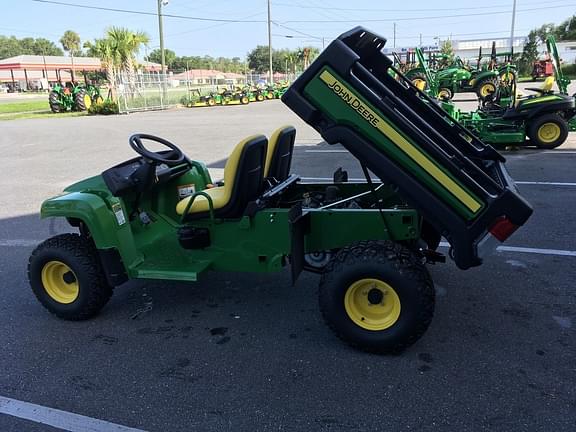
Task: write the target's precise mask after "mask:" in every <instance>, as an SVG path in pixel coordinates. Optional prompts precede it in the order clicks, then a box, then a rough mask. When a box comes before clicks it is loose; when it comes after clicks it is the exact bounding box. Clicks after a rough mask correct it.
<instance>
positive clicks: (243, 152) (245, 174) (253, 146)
mask: <svg viewBox="0 0 576 432" xmlns="http://www.w3.org/2000/svg"><path fill="white" fill-rule="evenodd" d="M267 147H268V140H267V139H266V137H265V136H264V135H255V136H251V137H249V138H246V139H245V140H243V141H242V142H240V143H239V144H238V145H237V146H236V147H235V148H234V150H233V151H232V153H231V154H230V157H229V158H228V161H227V162H226V166H225V167H224V185H223V186H219V187H215V188H211V189H205V190H204V191H203V192H205V193H207V194H208V195H209V196H210V198H211V199H212V203H213V208H214V215H215V216H216V217H218V218H228V219H235V218H239V217H242V215H243V214H244V211H245V210H246V206H247V205H248V203H249V202H250V201H253V200H255V199H256V198H258V196H259V195H260V193H261V192H262V189H263V179H264V162H265V158H266V150H267ZM191 198H192V197H187V198H184V199H182V200H180V202H179V203H178V205H177V206H176V212H177V213H178V214H184V212H185V211H186V208H187V207H188V203H189V201H190V200H191ZM188 214H189V215H188V218H190V219H199V218H203V217H207V216H208V215H209V204H208V200H207V199H206V198H205V197H203V196H201V195H200V196H197V197H196V198H195V199H194V202H193V203H192V205H191V206H190V208H189V209H188Z"/></svg>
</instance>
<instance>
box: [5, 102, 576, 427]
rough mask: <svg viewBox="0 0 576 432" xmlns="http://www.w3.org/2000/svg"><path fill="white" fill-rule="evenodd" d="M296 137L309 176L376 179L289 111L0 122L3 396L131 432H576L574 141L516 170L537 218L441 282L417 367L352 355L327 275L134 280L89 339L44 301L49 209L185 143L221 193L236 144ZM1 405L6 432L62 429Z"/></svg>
mask: <svg viewBox="0 0 576 432" xmlns="http://www.w3.org/2000/svg"><path fill="white" fill-rule="evenodd" d="M286 123H288V124H294V125H296V127H297V130H298V135H297V147H296V151H295V155H294V161H293V171H294V172H296V173H298V174H300V175H302V176H303V177H308V178H325V177H331V175H332V172H333V171H334V170H335V169H336V168H338V167H340V166H342V167H344V168H346V169H347V170H348V171H349V173H350V177H361V170H360V167H359V165H358V163H357V161H355V160H354V159H353V158H351V157H350V156H349V155H348V154H347V153H343V152H341V151H338V150H341V148H339V147H338V146H329V145H327V144H325V143H323V142H322V141H321V139H320V137H319V136H318V134H317V133H316V132H315V131H314V130H312V129H311V128H309V127H308V126H306V125H305V124H304V123H303V122H302V121H300V120H299V119H298V118H297V117H296V116H295V115H294V114H292V113H291V112H290V111H289V110H288V109H287V108H285V107H284V106H283V105H282V104H281V103H280V102H279V101H272V102H264V103H261V104H250V105H248V106H245V107H244V106H238V107H215V108H199V109H180V110H174V111H167V112H155V113H141V114H133V115H128V116H115V117H76V118H58V119H36V120H17V121H11V122H2V123H0V163H1V166H2V167H3V169H2V170H0V184H1V185H2V187H3V188H4V190H3V193H2V196H4V199H3V205H2V206H1V207H0V257H1V258H0V281H1V282H0V283H1V288H2V296H1V301H0V324H1V329H2V330H0V346H1V347H2V349H1V350H0V365H1V367H2V373H1V374H0V397H4V398H10V399H14V400H17V401H24V402H29V403H33V404H37V405H38V406H41V407H49V408H55V409H58V410H62V411H63V412H65V413H74V414H79V415H82V416H85V418H87V419H99V420H101V421H107V422H111V423H110V424H114V425H116V426H117V427H118V429H109V430H118V431H120V430H122V429H120V426H118V425H122V426H126V427H131V428H136V429H140V430H146V431H171V432H172V431H173V432H179V431H182V432H189V431H382V430H391V431H411V430H413V431H435V430H441V431H446V430H454V431H574V430H576V337H575V336H576V293H575V289H576V286H575V282H574V281H576V237H575V236H574V227H575V223H574V214H576V199H575V196H576V175H575V174H574V164H575V163H576V136H575V135H576V134H571V136H570V138H569V140H568V141H567V143H565V144H564V145H563V146H562V147H561V148H560V149H557V150H554V151H538V150H533V149H522V150H519V151H513V152H506V153H505V156H506V157H507V158H508V167H509V170H510V172H511V175H512V177H513V178H514V179H515V180H517V181H519V188H520V190H521V193H522V194H523V195H524V196H525V197H526V199H528V201H530V202H531V203H532V204H533V206H534V208H535V213H534V216H533V217H532V218H531V219H530V221H529V223H528V224H527V225H526V226H525V227H523V228H522V229H521V230H520V231H519V232H518V233H516V234H515V235H514V236H513V237H512V238H511V239H510V240H509V242H507V243H506V245H507V246H510V247H512V248H513V250H511V251H502V252H498V253H496V254H495V255H493V256H491V257H489V258H488V259H487V260H486V262H485V263H484V265H483V266H481V267H478V268H474V269H471V270H468V271H461V270H458V269H457V268H456V267H455V266H454V265H453V264H452V263H451V262H448V263H446V264H437V265H434V266H430V271H431V274H432V277H433V279H434V283H435V286H436V291H437V307H436V314H435V318H434V320H433V322H432V325H431V326H430V328H429V330H428V332H427V333H426V334H425V335H424V337H423V338H422V339H421V340H420V341H419V342H418V343H416V344H415V345H414V346H413V347H411V348H410V349H409V350H408V351H406V352H404V353H403V354H401V355H397V356H376V355H370V354H366V353H362V352H359V351H355V350H353V349H351V348H349V347H348V346H346V345H344V344H343V343H342V342H340V341H339V340H338V339H337V338H336V337H335V336H334V335H333V334H332V333H331V332H330V330H329V329H328V328H327V327H326V326H325V325H324V323H323V322H322V318H321V316H320V313H319V310H318V300H317V289H316V287H317V284H318V277H317V276H316V275H312V274H303V275H302V276H301V277H300V279H299V280H298V282H297V284H296V285H295V286H291V283H290V277H289V273H288V271H285V272H282V273H280V274H278V275H254V274H239V273H234V274H228V273H213V274H208V275H207V276H206V277H204V278H202V280H201V281H199V282H198V283H195V284H185V283H167V282H162V281H131V282H128V283H126V284H124V285H122V286H120V287H117V288H116V290H115V294H114V296H113V298H112V300H111V301H110V303H109V304H108V305H107V306H106V308H105V309H104V310H103V311H102V313H101V314H100V315H99V316H98V317H96V318H95V319H92V320H89V321H85V322H66V321H61V320H59V319H57V318H55V317H53V316H51V315H50V314H49V313H48V312H46V311H45V310H44V309H43V308H42V307H41V305H40V304H39V303H38V302H37V301H36V299H35V298H34V296H33V294H32V292H31V290H30V287H29V285H28V282H27V277H26V266H27V260H28V256H29V255H30V253H31V251H32V249H33V247H34V245H35V244H36V243H37V242H38V241H41V240H43V239H44V238H47V237H48V236H50V235H54V234H56V233H60V232H65V231H67V230H69V228H68V227H67V225H66V224H65V223H63V222H62V221H41V220H40V219H39V216H38V209H39V206H40V203H41V201H42V200H43V199H45V198H47V197H49V196H51V195H54V194H56V193H58V192H59V191H61V189H62V188H63V187H65V186H66V185H67V184H69V183H71V182H74V181H76V180H78V179H81V178H83V177H86V176H88V175H93V174H97V173H99V172H101V171H102V170H104V169H106V168H108V167H110V166H112V165H114V164H116V163H118V162H120V161H122V160H124V159H127V158H128V157H132V152H131V150H130V148H129V147H128V143H127V138H128V135H129V134H130V133H132V132H148V133H153V134H157V135H160V136H163V137H165V138H167V139H170V140H172V141H173V142H175V143H176V144H178V145H180V146H181V147H182V148H183V149H184V150H185V152H186V153H187V154H188V155H189V156H190V157H191V158H193V159H198V160H203V161H206V162H207V163H208V164H209V166H210V167H211V170H212V172H213V173H214V175H215V176H218V175H221V173H222V167H223V165H224V162H225V159H226V156H227V154H228V153H229V152H230V150H231V149H232V148H233V146H234V145H235V143H236V142H238V141H239V140H240V139H242V138H243V137H245V136H247V135H250V134H253V133H259V132H260V133H265V134H267V135H269V134H270V133H271V132H272V130H273V129H275V128H276V127H278V126H280V125H283V124H286ZM352 228H353V226H352V227H351V229H352ZM514 248H516V249H514ZM522 248H524V249H529V250H531V251H532V252H530V253H527V252H525V251H524V252H522ZM561 252H567V254H564V255H562V253H561ZM2 406H3V405H2V401H1V400H0V431H51V430H57V429H52V428H50V427H48V426H46V425H45V424H40V423H38V422H32V421H29V420H24V419H21V418H18V417H14V416H12V415H4V414H1V412H3V411H2ZM79 421H80V420H79ZM81 424H82V423H81ZM116 426H114V427H116ZM110 427H112V426H110ZM65 430H82V429H72V426H69V427H68V429H65ZM101 430H106V429H101Z"/></svg>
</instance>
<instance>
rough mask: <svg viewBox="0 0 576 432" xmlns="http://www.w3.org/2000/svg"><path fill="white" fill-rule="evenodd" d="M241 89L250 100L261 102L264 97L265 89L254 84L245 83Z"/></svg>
mask: <svg viewBox="0 0 576 432" xmlns="http://www.w3.org/2000/svg"><path fill="white" fill-rule="evenodd" d="M242 91H243V92H244V93H245V94H246V96H248V100H249V101H250V102H262V101H263V100H265V99H266V91H265V90H264V89H262V88H260V87H258V86H255V85H246V86H244V87H243V88H242Z"/></svg>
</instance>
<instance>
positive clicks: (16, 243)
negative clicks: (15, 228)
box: [0, 239, 41, 247]
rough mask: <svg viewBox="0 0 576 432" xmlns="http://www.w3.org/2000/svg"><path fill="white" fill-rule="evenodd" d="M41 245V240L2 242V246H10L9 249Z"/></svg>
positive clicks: (0, 242) (0, 241)
mask: <svg viewBox="0 0 576 432" xmlns="http://www.w3.org/2000/svg"><path fill="white" fill-rule="evenodd" d="M39 243H41V241H40V240H26V239H16V240H0V246H8V247H29V246H36V245H38V244H39Z"/></svg>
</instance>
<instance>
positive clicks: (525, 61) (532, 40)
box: [519, 30, 539, 75]
mask: <svg viewBox="0 0 576 432" xmlns="http://www.w3.org/2000/svg"><path fill="white" fill-rule="evenodd" d="M538 39H539V36H538V34H537V31H536V30H532V31H531V32H530V33H528V38H527V39H526V43H525V44H524V49H523V51H522V56H521V57H520V65H519V66H520V74H521V75H528V74H530V73H531V72H532V65H533V64H534V62H535V61H536V60H538Z"/></svg>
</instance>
